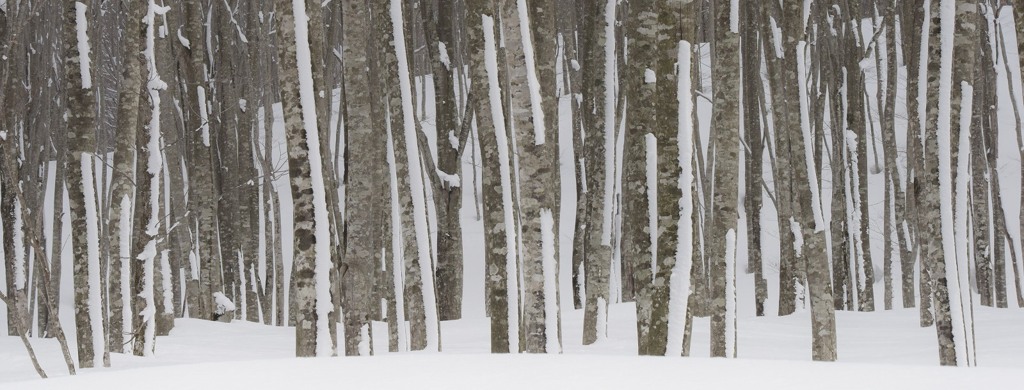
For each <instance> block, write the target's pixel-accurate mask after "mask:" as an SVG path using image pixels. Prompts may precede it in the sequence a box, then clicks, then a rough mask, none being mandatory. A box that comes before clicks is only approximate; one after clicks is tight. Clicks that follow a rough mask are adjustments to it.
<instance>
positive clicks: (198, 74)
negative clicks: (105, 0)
mask: <svg viewBox="0 0 1024 390" xmlns="http://www.w3.org/2000/svg"><path fill="white" fill-rule="evenodd" d="M184 8H185V29H184V36H185V37H186V39H188V41H189V59H190V61H189V62H188V64H187V66H185V67H184V68H185V72H184V73H185V86H186V88H187V91H186V93H184V94H183V95H184V96H185V103H184V105H185V107H186V109H185V111H186V116H185V129H188V131H191V141H192V142H191V144H192V150H191V155H190V160H189V161H188V163H187V164H186V165H187V166H188V167H189V168H190V170H189V175H188V177H189V213H190V214H191V216H190V219H189V225H190V226H195V229H197V230H196V232H195V235H194V237H195V238H194V239H193V240H194V241H193V254H194V255H195V257H196V258H197V260H198V261H197V262H198V264H199V270H196V271H198V272H195V274H198V276H199V280H198V281H193V282H191V283H190V284H191V285H192V286H190V287H193V286H194V287H195V288H198V290H199V307H197V308H194V310H191V309H190V310H189V313H190V315H191V316H192V317H193V318H204V319H214V315H215V313H214V312H215V311H216V304H215V303H214V299H213V294H214V293H216V292H222V291H223V286H224V281H223V277H222V274H221V269H222V268H223V267H222V264H221V258H220V256H218V255H217V251H216V245H217V239H216V235H217V229H216V226H215V221H214V218H215V217H216V212H217V210H216V209H217V198H216V196H215V195H214V194H215V192H214V185H213V166H212V156H211V150H210V145H212V143H211V139H210V138H211V137H212V136H214V134H212V133H211V131H210V123H209V116H210V115H209V113H208V109H207V107H208V106H207V100H206V97H207V90H206V87H205V85H206V81H207V80H206V76H205V72H206V55H207V50H206V42H207V40H206V34H205V33H204V32H205V28H204V27H203V19H204V17H205V15H206V11H205V9H204V8H203V6H202V2H201V1H198V0H187V1H186V2H185V4H184Z"/></svg>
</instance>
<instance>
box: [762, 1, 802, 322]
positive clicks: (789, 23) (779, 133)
mask: <svg viewBox="0 0 1024 390" xmlns="http://www.w3.org/2000/svg"><path fill="white" fill-rule="evenodd" d="M781 16H782V20H781V21H780V22H776V23H778V24H779V25H780V28H781V30H782V31H781V32H779V33H781V35H780V36H777V37H776V39H778V40H780V41H779V42H777V43H776V45H777V46H781V48H782V53H778V52H776V55H775V56H774V57H773V56H769V68H770V69H772V73H773V82H772V88H771V91H772V104H773V105H774V106H775V107H777V108H776V112H778V114H777V115H776V123H777V125H776V126H775V129H776V130H775V133H776V134H775V139H776V141H775V142H776V150H777V151H778V152H776V157H775V159H776V161H775V170H774V172H773V173H774V174H773V177H774V178H775V188H776V194H775V195H776V207H777V209H778V216H779V236H780V237H779V238H780V240H779V241H780V242H779V246H780V248H781V253H780V255H781V256H782V257H781V259H780V260H779V312H778V313H779V315H789V314H793V312H794V311H796V306H797V305H796V301H797V299H798V298H799V296H798V291H800V290H802V289H803V285H804V282H803V278H801V277H800V273H799V270H800V268H801V267H800V266H799V259H800V256H798V251H799V249H798V248H797V243H799V242H800V241H802V239H801V238H799V237H797V236H796V235H795V233H796V232H795V231H794V230H793V229H792V228H791V225H792V224H791V221H792V220H793V218H794V215H795V214H796V213H797V210H793V199H792V198H793V186H794V185H795V184H794V183H795V180H796V179H795V178H793V177H792V175H791V174H790V172H789V170H790V169H791V167H793V166H796V164H797V163H796V161H797V160H796V158H797V157H796V156H799V155H798V154H797V155H796V156H794V154H795V153H798V152H799V151H798V150H796V151H794V149H795V148H793V147H792V146H791V144H790V143H791V140H790V139H791V138H792V137H791V132H789V131H786V129H790V128H799V126H800V107H799V94H798V93H799V91H797V90H796V88H795V87H796V85H797V79H798V78H799V75H798V72H797V63H796V57H797V51H796V48H797V41H799V40H800V38H801V37H802V36H803V7H801V6H800V4H799V3H798V2H785V3H784V4H783V9H782V12H781ZM776 35H779V34H778V33H776Z"/></svg>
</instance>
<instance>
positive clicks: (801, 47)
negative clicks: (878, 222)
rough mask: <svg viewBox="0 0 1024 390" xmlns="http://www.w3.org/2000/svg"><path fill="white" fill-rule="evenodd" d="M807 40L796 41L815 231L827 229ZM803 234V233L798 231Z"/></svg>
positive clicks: (805, 151) (801, 126)
mask: <svg viewBox="0 0 1024 390" xmlns="http://www.w3.org/2000/svg"><path fill="white" fill-rule="evenodd" d="M806 50H807V42H806V41H800V42H797V43H796V54H797V55H796V63H797V69H798V71H799V72H800V77H797V81H798V84H799V88H797V89H798V90H799V91H800V128H801V130H802V131H801V133H802V134H803V137H804V162H805V163H806V165H807V181H808V182H809V186H810V188H811V208H813V209H814V231H815V232H823V231H825V218H824V214H822V211H821V194H820V191H819V187H818V170H817V169H816V168H815V164H814V136H812V135H811V114H810V108H809V105H810V102H809V97H808V96H807V77H805V76H806V74H807V56H806ZM798 235H802V233H798Z"/></svg>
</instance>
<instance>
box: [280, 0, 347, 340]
mask: <svg viewBox="0 0 1024 390" xmlns="http://www.w3.org/2000/svg"><path fill="white" fill-rule="evenodd" d="M276 5H277V12H278V17H279V18H280V19H279V24H278V30H277V31H278V33H279V34H281V35H280V36H281V38H280V44H279V45H278V54H277V55H278V62H279V64H280V67H281V68H280V70H281V71H280V82H281V96H282V108H283V112H284V118H285V135H286V137H287V141H288V144H287V147H288V169H289V172H290V176H291V179H290V182H291V191H292V202H293V204H294V210H295V211H294V213H295V214H294V218H295V225H294V226H295V236H294V237H295V243H294V250H295V254H294V257H293V260H292V262H293V264H292V267H293V271H292V281H293V286H294V287H293V290H292V299H293V301H294V303H295V311H293V312H292V316H293V317H294V318H295V322H296V326H295V354H296V356H299V357H306V356H322V355H331V354H333V353H334V350H335V349H336V346H335V345H325V344H331V343H332V341H333V340H332V339H331V338H330V337H331V335H332V334H333V333H334V331H333V330H334V327H335V324H334V321H327V319H326V318H321V317H322V316H324V315H326V313H324V312H325V310H322V309H321V307H322V306H332V303H330V300H328V302H326V303H325V302H319V303H318V302H317V301H318V300H321V299H324V297H323V296H322V294H320V293H318V292H319V291H321V290H322V289H329V286H323V285H321V284H320V281H319V280H318V279H322V277H318V276H320V275H318V273H319V272H324V269H325V268H327V269H328V270H329V267H323V264H320V263H321V262H324V261H326V258H327V255H326V254H323V253H318V248H317V241H318V240H321V239H323V238H324V237H322V235H321V234H317V233H316V231H317V229H322V228H324V227H323V226H321V227H318V226H317V224H318V222H322V221H318V219H319V218H316V214H317V212H316V210H315V207H316V201H315V195H314V193H315V189H314V188H313V179H312V175H314V174H319V172H316V173H314V172H313V171H312V169H313V168H312V163H311V162H310V158H311V157H312V156H311V153H310V149H313V148H315V147H318V145H310V138H311V136H310V133H311V132H312V133H313V137H315V136H316V135H317V134H316V131H315V129H309V128H307V127H306V125H305V124H304V119H305V115H306V113H308V112H309V111H313V112H315V108H312V109H311V107H303V106H302V103H301V101H302V98H301V97H300V90H299V82H300V80H299V71H298V66H299V64H298V60H297V50H298V48H297V46H299V45H309V42H308V41H307V42H300V41H298V39H297V38H298V37H297V36H296V35H297V32H296V23H306V21H296V19H295V14H294V9H293V2H292V1H288V0H278V1H277V2H276ZM293 42H294V44H292V43H293ZM320 190H321V191H323V190H325V189H323V188H321V189H320ZM327 312H329V311H327ZM325 323H326V324H325ZM324 325H326V326H324ZM325 331H326V332H328V334H327V335H325V334H323V333H324V332H325Z"/></svg>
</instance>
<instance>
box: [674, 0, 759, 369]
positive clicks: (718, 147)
mask: <svg viewBox="0 0 1024 390" xmlns="http://www.w3.org/2000/svg"><path fill="white" fill-rule="evenodd" d="M732 16H733V15H732V10H731V8H730V7H726V4H725V3H718V4H716V7H715V20H716V24H717V25H718V26H720V27H719V28H717V29H715V48H714V50H715V52H714V56H713V61H712V72H713V73H712V74H713V77H714V82H713V85H714V87H715V90H714V113H713V117H712V125H711V128H712V129H713V135H712V137H713V145H714V149H713V152H709V154H711V157H712V158H713V161H714V182H715V186H714V196H713V198H714V200H713V204H712V206H711V209H710V210H711V215H710V218H711V220H712V224H711V231H710V234H709V235H708V237H709V242H708V264H709V267H710V269H709V271H710V275H711V356H713V357H732V356H731V353H730V352H731V351H729V350H728V348H727V346H728V344H729V343H728V341H727V339H728V338H730V337H731V336H730V335H727V334H726V333H727V329H728V326H727V324H726V320H727V318H726V317H727V312H728V310H727V307H728V303H727V301H728V299H729V297H728V296H727V287H726V286H727V284H728V283H727V279H728V277H729V276H728V272H727V271H728V267H729V265H728V264H729V262H731V261H732V260H733V259H729V258H728V255H729V251H728V244H727V243H728V241H729V240H728V238H727V237H728V233H729V232H730V231H731V232H733V234H735V231H736V229H737V221H738V217H739V214H738V213H737V207H738V203H737V201H738V197H739V177H738V175H739V165H738V164H739V141H740V138H739V127H740V115H739V114H740V105H739V101H740V100H739V92H740V91H739V80H740V77H739V76H740V58H739V54H740V53H739V49H740V47H739V45H740V41H739V34H738V31H735V30H733V29H732V28H725V26H729V25H731V20H732ZM659 184H660V183H659ZM659 189H660V185H659ZM733 239H734V240H735V237H733ZM733 244H734V246H733V256H735V241H734V242H733ZM658 246H659V248H660V247H661V243H659V244H658Z"/></svg>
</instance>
